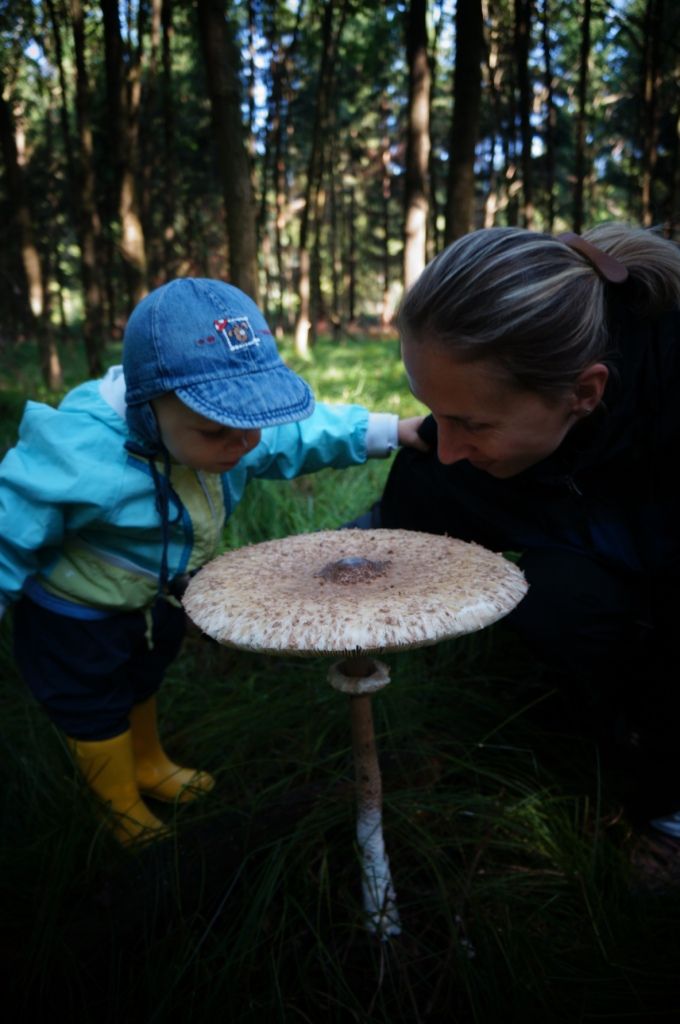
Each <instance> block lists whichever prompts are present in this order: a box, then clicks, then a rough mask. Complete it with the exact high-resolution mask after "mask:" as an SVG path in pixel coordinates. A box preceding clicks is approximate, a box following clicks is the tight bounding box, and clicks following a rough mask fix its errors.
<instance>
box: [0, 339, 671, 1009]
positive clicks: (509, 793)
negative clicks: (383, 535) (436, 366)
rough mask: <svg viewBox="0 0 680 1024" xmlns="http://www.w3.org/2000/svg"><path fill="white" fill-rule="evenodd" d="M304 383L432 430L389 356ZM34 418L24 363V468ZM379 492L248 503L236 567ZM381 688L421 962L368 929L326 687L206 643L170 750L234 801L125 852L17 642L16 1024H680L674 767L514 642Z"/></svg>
mask: <svg viewBox="0 0 680 1024" xmlns="http://www.w3.org/2000/svg"><path fill="white" fill-rule="evenodd" d="M113 356H114V357H115V353H113ZM19 370H21V372H19ZM71 372H72V373H74V372H75V371H74V370H73V371H71ZM302 372H303V373H304V374H305V375H306V376H307V377H308V378H309V379H310V381H311V383H312V384H313V386H314V387H315V390H316V391H317V393H319V394H320V395H321V397H323V398H325V399H327V400H337V401H360V402H362V403H364V404H367V405H369V406H370V407H371V408H376V409H379V408H382V409H392V410H394V411H397V412H400V413H402V414H410V413H412V412H415V411H416V407H415V405H414V403H413V399H412V398H410V396H409V395H408V392H407V390H406V387H405V384H404V382H403V378H402V376H401V371H400V367H399V362H398V355H397V351H396V346H395V345H394V343H393V342H391V341H384V342H382V341H379V340H375V339H372V340H370V341H366V342H360V341H355V342H350V343H348V344H346V345H342V346H335V345H332V344H330V343H324V344H322V345H321V346H319V349H318V351H316V352H315V354H314V358H313V361H312V362H311V363H310V364H308V365H307V366H305V367H303V368H302ZM71 382H73V381H71ZM36 393H39V387H38V385H37V384H36V381H35V379H32V378H31V374H30V366H29V365H28V361H27V360H26V358H25V356H24V355H22V357H21V366H18V367H15V368H14V369H13V370H12V373H11V375H10V374H8V375H7V376H6V377H5V378H3V379H2V380H1V381H0V431H4V434H3V435H2V436H3V437H4V438H6V439H7V443H8V444H11V443H12V440H13V435H14V434H15V432H16V424H17V422H18V417H19V414H20V410H21V406H22V404H23V399H25V397H26V396H27V395H28V394H31V395H35V394H36ZM39 397H41V398H42V399H43V400H44V399H45V397H46V396H44V395H39ZM387 469H388V464H387V463H380V465H372V466H370V467H358V468H357V469H353V470H349V471H345V472H343V473H342V474H339V473H334V472H332V471H324V472H323V473H321V474H319V475H318V476H315V477H313V478H307V479H305V480H301V481H297V482H295V483H294V484H292V485H280V484H263V485H257V486H256V487H253V488H251V491H252V493H249V494H248V496H247V498H246V500H245V501H244V503H243V505H242V506H241V507H240V509H239V511H238V512H237V515H236V516H235V518H234V520H233V521H232V523H231V524H230V526H229V528H228V530H227V534H226V539H225V543H226V544H227V545H229V546H235V545H238V544H241V543H245V542H252V541H257V540H261V539H264V538H265V537H267V536H272V535H274V533H275V534H276V535H279V536H280V535H282V534H285V533H289V532H299V531H300V530H303V529H315V528H318V527H328V526H333V525H338V524H339V523H341V522H344V521H346V520H347V519H349V518H351V517H352V516H353V515H356V514H357V513H359V512H361V511H363V510H364V509H365V508H366V507H367V506H368V504H370V501H371V500H372V498H374V497H375V496H377V494H378V493H379V490H380V487H381V485H382V481H383V480H384V477H385V474H386V472H387ZM272 524H275V528H274V529H273V528H272ZM385 660H386V661H387V662H388V663H389V664H390V667H391V673H392V683H391V685H390V686H389V687H387V688H386V690H385V691H383V692H382V693H381V694H379V695H378V696H376V698H375V699H374V702H373V703H374V714H375V719H376V732H377V743H378V751H379V755H380V760H381V766H382V772H383V786H384V804H385V840H386V845H387V850H388V854H389V856H390V861H391V866H392V872H393V876H394V883H395V888H396V892H397V903H398V907H399V912H400V916H401V923H402V934H401V935H400V936H398V937H394V938H392V939H390V940H386V941H380V940H379V939H378V938H376V937H375V936H373V935H371V934H370V933H369V932H368V931H367V930H366V927H365V922H364V920H363V915H362V908H361V886H360V881H361V880H360V869H359V862H358V857H357V849H356V843H355V837H354V818H355V807H354V787H353V778H352V757H351V749H350V734H349V717H348V713H347V706H346V699H345V698H343V697H342V696H341V695H339V694H337V693H336V692H335V691H333V690H332V689H331V688H330V687H329V686H328V684H327V683H326V675H327V672H328V667H329V662H328V660H327V659H323V658H319V659H301V660H299V661H298V660H294V659H290V660H287V659H283V658H278V659H277V658H272V657H265V656H259V655H254V654H248V653H244V652H238V651H230V650H227V649H226V648H221V647H219V646H218V645H216V644H214V643H212V642H209V641H207V640H205V639H204V638H203V637H201V636H200V635H199V634H198V633H197V631H195V630H193V629H191V630H190V632H189V635H188V637H187V640H186V643H185V646H184V649H183V653H182V655H181V656H180V658H179V659H178V660H177V662H176V663H175V665H174V666H173V668H172V670H171V672H170V674H169V677H168V680H167V683H166V685H165V686H164V688H163V690H162V691H161V695H160V708H161V726H162V733H163V736H164V740H165V743H166V746H167V748H168V750H169V752H170V753H171V754H172V755H174V756H175V757H176V758H177V759H178V760H181V761H184V762H185V763H190V764H193V765H196V766H198V767H201V768H205V769H207V770H209V771H211V772H213V774H214V775H215V777H216V780H217V785H216V788H215V790H214V791H213V793H211V794H210V795H209V796H208V797H207V798H206V799H204V800H202V801H200V802H198V803H196V804H193V805H190V806H181V807H177V808H174V807H170V808H168V807H167V806H162V807H159V808H158V809H156V808H154V810H157V812H158V813H159V814H161V815H164V816H165V817H167V819H168V821H169V822H170V823H171V825H172V826H173V834H172V836H171V838H169V839H168V840H166V841H165V842H162V843H158V844H155V845H154V846H150V847H149V848H146V849H142V850H139V851H137V852H130V851H126V850H122V849H120V848H119V847H118V846H117V845H116V844H115V843H114V841H113V840H112V839H111V837H110V836H109V834H108V833H107V831H106V829H105V827H104V825H103V823H102V821H101V820H100V818H99V817H98V815H97V813H96V811H95V809H94V808H93V806H92V803H91V801H90V799H89V794H88V793H87V792H86V790H85V788H84V786H83V784H82V783H81V781H80V779H79V778H78V776H77V773H76V771H75V769H74V768H73V766H72V764H71V761H70V759H69V757H68V753H67V750H66V747H65V743H64V740H63V738H62V737H61V736H60V735H59V734H58V732H57V731H56V730H55V729H54V728H53V727H52V726H51V725H50V724H49V722H48V721H47V720H46V719H45V717H44V715H43V714H42V712H41V711H40V710H39V708H37V707H36V706H35V704H34V703H33V701H32V699H31V698H30V695H29V694H28V693H27V691H26V689H25V687H24V685H23V684H22V682H21V680H20V679H19V676H18V674H17V672H16V669H15V667H14V665H13V662H12V657H11V613H10V614H9V615H8V616H6V617H5V619H4V620H3V622H2V625H1V626H0V706H1V708H2V712H1V715H0V722H1V725H0V728H1V729H2V744H1V745H0V758H1V759H2V761H1V763H2V770H3V780H4V781H3V787H2V818H1V821H0V826H1V827H2V836H3V839H2V849H1V853H0V856H1V860H0V889H1V892H0V964H1V967H0V971H1V984H2V988H1V991H2V1002H3V1007H4V1008H5V1009H6V1011H7V1012H9V1013H10V1014H12V1015H13V1016H12V1017H11V1018H9V1019H14V1017H16V1019H20V1020H26V1021H33V1020H36V1021H37V1020H40V1021H42V1020H46V1019H48V1018H51V1017H52V1016H57V1015H62V1016H68V1017H70V1018H72V1019H73V1020H75V1021H77V1022H78V1024H89V1022H90V1021H91V1022H92V1024H109V1022H111V1024H114V1022H115V1024H120V1022H121V1021H132V1022H135V1021H140V1022H142V1021H143V1022H144V1024H152V1022H153V1024H155V1022H166V1021H167V1022H174V1021H182V1022H204V1024H212V1022H213V1021H214V1022H224V1021H228V1022H234V1024H250V1022H252V1024H258V1022H260V1021H262V1020H267V1021H281V1022H286V1024H287V1022H291V1024H292V1022H312V1024H323V1022H336V1021H337V1022H339V1024H344V1022H345V1021H347V1022H354V1021H356V1022H362V1024H363V1022H376V1024H383V1022H385V1024H387V1022H388V1021H389V1022H404V1024H420V1022H423V1024H425V1022H437V1024H439V1022H441V1024H444V1022H446V1024H449V1022H451V1024H457V1022H461V1024H467V1022H475V1024H477V1022H480V1024H495V1022H499V1024H501V1022H504V1024H505V1022H515V1021H517V1022H520V1021H522V1022H527V1021H530V1022H533V1021H541V1022H553V1021H554V1022H560V1024H561V1022H565V1024H567V1022H569V1024H571V1022H576V1021H578V1022H581V1021H583V1022H590V1021H592V1022H596V1021H604V1020H606V1021H610V1022H612V1021H621V1022H624V1021H625V1022H628V1021H640V1022H643V1021H649V1020H654V1021H666V1020H668V1021H672V1020H680V929H679V928H678V921H679V920H680V916H679V915H680V848H679V847H678V846H677V845H676V844H674V843H673V842H672V841H670V840H669V841H666V840H663V839H662V838H661V837H660V836H655V835H654V833H653V832H652V831H651V830H650V829H649V828H648V825H647V821H648V818H649V816H650V814H652V813H656V812H657V811H659V810H663V809H666V810H669V809H671V807H670V806H668V804H669V802H671V803H672V800H673V798H674V795H675V794H676V793H677V794H678V796H679V797H680V773H678V772H677V764H676V759H675V757H674V755H673V754H668V753H667V752H664V751H661V750H655V751H643V750H640V749H638V748H636V747H635V746H634V745H632V744H630V743H627V742H622V741H621V735H620V733H618V734H617V732H616V730H615V729H613V728H612V730H611V731H610V732H609V733H607V732H606V730H605V732H597V733H596V732H594V731H593V729H591V728H589V726H588V722H587V721H586V719H585V718H584V717H583V714H582V708H579V706H578V705H577V704H576V702H575V701H574V700H572V699H571V698H570V696H569V695H565V694H562V693H560V692H558V691H556V690H555V689H554V688H552V686H551V685H550V681H549V680H548V679H547V678H546V677H545V676H544V674H543V673H542V672H541V671H540V669H539V667H538V666H537V665H536V664H535V662H534V661H533V659H532V658H531V657H530V656H529V655H528V654H527V652H526V651H524V650H523V649H522V648H521V647H520V646H519V644H518V643H517V642H516V641H515V640H514V639H513V638H512V636H511V635H510V634H509V633H507V632H506V631H504V629H503V626H502V623H499V624H498V625H496V626H494V627H492V628H491V629H488V630H485V631H483V632H482V633H480V634H475V635H472V636H468V637H463V638H461V639H460V640H457V641H455V642H446V643H442V644H439V645H437V646H436V647H432V648H423V649H421V650H417V651H406V652H401V653H399V654H393V655H390V656H386V657H385ZM614 714H615V709H612V724H613V720H614ZM624 740H625V736H624ZM675 779H678V785H677V787H676V786H675Z"/></svg>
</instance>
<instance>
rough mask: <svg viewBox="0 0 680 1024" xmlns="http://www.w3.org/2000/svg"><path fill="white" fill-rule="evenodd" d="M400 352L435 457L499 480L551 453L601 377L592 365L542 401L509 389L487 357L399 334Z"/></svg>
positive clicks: (590, 402)
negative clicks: (434, 438) (425, 412)
mask: <svg viewBox="0 0 680 1024" xmlns="http://www.w3.org/2000/svg"><path fill="white" fill-rule="evenodd" d="M402 357H403V360H404V366H405V368H406V374H407V377H408V380H409V384H410V387H411V391H412V392H413V394H414V395H415V397H416V398H417V399H418V400H419V401H421V402H422V403H423V404H424V405H426V406H427V407H428V408H429V409H430V410H431V411H432V413H433V415H434V418H435V420H436V421H437V428H438V436H439V441H438V447H437V454H438V457H439V460H440V462H443V463H444V464H445V465H452V464H453V463H454V462H460V461H461V460H463V459H467V461H468V462H469V463H470V465H472V466H475V468H477V469H481V470H483V471H484V472H485V473H489V474H490V475H491V476H494V477H497V478H498V479H501V480H504V479H506V478H507V477H512V476H515V475H516V474H517V473H521V472H522V471H523V470H525V469H528V468H529V467H530V466H533V465H535V463H537V462H540V461H541V460H542V459H545V458H547V456H548V455H551V454H552V453H553V452H554V451H555V450H556V449H557V448H558V447H559V445H560V444H561V443H562V441H563V440H564V438H565V437H566V435H567V433H568V431H569V430H570V429H571V427H573V425H574V424H575V423H576V422H577V421H578V420H579V419H581V418H582V417H583V416H584V415H587V413H589V412H592V410H593V409H594V408H595V406H596V405H597V404H598V402H599V400H600V398H601V397H602V391H603V390H604V384H605V383H606V379H607V369H606V367H604V366H602V365H601V364H598V365H597V366H596V367H592V368H589V370H588V371H585V372H584V374H583V375H582V377H581V378H579V382H577V385H576V386H575V387H574V389H573V390H572V391H570V392H568V393H567V394H565V395H564V396H562V397H560V398H555V399H551V400H550V401H548V400H547V399H546V398H544V397H543V396H542V395H539V394H537V393H536V392H533V391H520V390H517V389H516V388H513V387H512V386H511V385H510V384H509V383H508V381H507V379H505V378H504V377H503V375H502V371H501V370H500V369H499V368H498V367H496V366H495V364H493V363H492V362H490V361H487V362H475V363H469V362H462V361H460V360H457V359H455V358H454V357H453V356H451V355H449V354H448V353H447V352H446V351H445V350H443V349H442V347H441V346H439V345H436V344H429V343H427V342H418V341H404V343H403V345H402ZM591 370H594V371H596V372H595V374H594V375H593V379H592V380H591V377H590V376H589V375H590V371H591ZM587 375H588V376H587ZM586 376H587V380H585V386H582V383H581V382H582V378H584V377H586Z"/></svg>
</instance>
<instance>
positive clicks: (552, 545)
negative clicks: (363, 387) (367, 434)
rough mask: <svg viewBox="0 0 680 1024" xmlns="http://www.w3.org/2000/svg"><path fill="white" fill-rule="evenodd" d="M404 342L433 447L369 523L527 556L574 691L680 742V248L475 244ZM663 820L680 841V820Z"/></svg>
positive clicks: (401, 476) (393, 484) (527, 617)
mask: <svg viewBox="0 0 680 1024" xmlns="http://www.w3.org/2000/svg"><path fill="white" fill-rule="evenodd" d="M399 328H400V333H401V337H402V354H403V360H404V365H405V368H406V373H407V376H408V380H409V383H410V386H411V390H412V391H413V393H414V395H415V396H416V397H417V398H418V399H419V400H420V401H421V402H423V403H424V404H425V405H426V406H428V407H429V408H430V410H431V412H432V416H431V417H428V419H427V420H426V421H425V423H424V425H423V428H422V429H421V436H423V438H424V439H425V440H426V441H428V442H429V444H430V446H431V447H430V451H429V453H428V454H425V455H423V454H421V453H419V452H417V451H415V450H408V451H402V452H400V453H399V455H398V456H397V458H396V460H395V463H394V466H393V469H392V472H391V474H390V477H389V479H388V482H387V486H386V489H385V492H384V494H383V497H382V499H381V501H380V503H379V505H378V506H376V507H375V508H374V509H373V510H372V514H371V517H370V525H374V526H375V525H382V526H385V527H401V528H406V529H417V530H425V531H429V532H433V533H448V534H451V535H453V536H456V537H460V538H462V539H465V540H471V541H476V542H478V543H481V544H484V545H486V546H487V547H490V548H492V549H495V550H502V551H508V550H511V551H516V552H521V559H520V564H521V565H522V568H523V569H524V572H525V574H526V576H527V579H528V581H529V583H530V590H529V594H528V596H527V597H526V598H525V599H524V601H523V602H522V603H521V604H520V605H519V606H518V608H517V609H516V610H515V611H514V612H513V613H512V615H511V616H509V617H508V620H507V621H508V623H509V624H510V625H512V626H514V628H515V629H516V630H517V631H519V632H520V633H521V634H522V635H523V637H524V638H525V639H526V640H527V641H528V642H529V643H530V644H531V645H532V647H533V649H534V650H535V651H536V652H537V653H538V654H539V655H540V656H541V658H542V659H543V661H544V662H546V663H547V664H548V665H549V666H551V667H552V668H553V669H554V670H555V671H557V672H559V673H560V675H561V677H562V678H563V679H564V680H565V681H569V682H570V684H571V685H572V686H573V685H574V684H576V685H578V686H582V687H585V688H587V689H591V690H594V689H595V688H597V690H598V691H599V692H600V693H602V692H606V691H607V690H609V691H610V693H611V691H616V695H617V696H618V697H619V698H622V697H623V695H625V694H627V693H629V692H630V691H631V690H632V691H633V692H634V693H635V694H636V695H637V697H638V698H639V699H638V700H637V701H636V702H637V703H638V704H639V708H638V709H637V710H638V711H639V712H640V713H641V715H642V721H641V724H642V726H643V728H648V729H649V730H650V732H651V733H654V734H656V733H659V734H661V732H663V729H662V728H661V726H662V724H664V725H665V726H666V727H668V728H667V729H666V733H667V734H668V736H670V737H671V741H672V742H674V740H675V736H674V731H675V730H676V729H677V725H676V723H678V722H679V721H680V718H679V717H678V715H677V714H675V710H676V708H677V707H679V706H680V700H678V695H677V690H678V682H677V674H678V673H677V664H676V662H677V658H676V656H675V653H674V643H673V640H674V637H673V633H674V630H675V628H677V627H676V622H677V613H678V611H679V610H680V608H679V604H680V602H679V600H678V594H677V588H678V582H679V580H678V577H679V575H680V574H679V572H678V569H679V557H678V554H679V553H678V547H679V545H678V523H679V522H680V514H679V513H680V509H679V507H678V499H677V496H676V495H677V486H676V480H675V476H676V474H675V466H676V464H677V458H678V456H677V453H678V440H679V436H678V435H679V433H680V429H679V428H680V401H679V399H680V349H679V346H680V250H678V248H677V247H676V246H675V245H674V244H673V243H672V242H669V241H667V240H665V239H663V238H660V237H658V236H657V235H655V234H653V233H650V232H648V231H644V230H641V229H632V228H628V227H625V226H622V225H604V226H601V227H598V228H595V229H593V230H591V231H588V232H586V234H585V235H584V236H583V237H582V238H581V237H579V236H576V235H563V236H560V237H558V238H555V237H551V236H550V235H547V234H539V233H535V232H529V231H525V230H521V229H516V228H494V229H485V230H480V231H475V232H472V233H471V234H469V235H466V236H465V237H463V238H461V239H459V240H458V241H456V242H454V243H453V244H452V245H451V246H450V247H449V248H448V249H446V250H445V251H444V252H442V253H441V254H440V255H439V256H438V257H437V258H436V259H435V260H433V262H432V263H431V264H429V266H428V267H426V269H425V271H424V272H423V274H422V275H421V277H420V278H419V280H418V281H417V282H416V283H415V285H414V286H413V287H412V288H411V290H410V291H409V292H408V294H407V295H406V297H405V299H404V301H403V304H402V307H401V310H400V313H399ZM357 522H361V521H357ZM362 525H369V523H368V522H367V520H366V518H365V517H364V521H363V523H362ZM636 724H637V723H636ZM677 793H678V795H679V796H680V778H679V779H678V784H677ZM678 802H679V803H680V801H678ZM655 824H656V826H657V827H659V828H661V829H663V830H664V831H666V832H667V833H669V834H672V835H675V836H680V813H678V814H677V815H676V816H675V817H673V816H672V815H670V816H664V817H663V818H661V819H658V820H656V821H655Z"/></svg>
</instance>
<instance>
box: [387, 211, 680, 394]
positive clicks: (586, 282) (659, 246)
mask: <svg viewBox="0 0 680 1024" xmlns="http://www.w3.org/2000/svg"><path fill="white" fill-rule="evenodd" d="M583 237H584V238H586V239H587V240H588V241H590V242H592V243H593V244H594V245H596V246H597V247H598V248H599V249H601V250H603V251H604V252H607V253H609V254H610V255H611V256H613V257H615V258H616V259H617V260H619V262H620V263H622V264H623V265H624V266H625V267H626V268H627V269H628V272H629V278H628V280H627V281H625V282H624V283H623V284H608V283H607V282H606V281H604V280H603V278H602V277H601V276H600V275H599V273H598V272H597V270H596V269H595V268H594V267H593V265H592V264H591V263H589V262H588V260H587V259H585V258H584V257H583V256H582V255H581V254H580V253H578V252H576V251H574V250H573V249H570V248H569V247H568V246H567V245H566V244H565V242H563V241H560V240H559V239H557V238H554V237H553V236H552V235H547V234H542V233H540V232H534V231H527V230H525V229H523V228H484V229H481V230H479V231H473V232H471V233H470V234H468V235H464V236H463V237H462V238H459V239H458V240H457V241H455V242H454V243H453V244H452V245H450V246H449V247H448V248H447V249H445V250H444V251H443V252H441V253H440V254H439V255H438V256H437V257H435V259H434V260H433V261H432V262H431V263H430V264H429V265H428V266H427V267H426V268H425V270H424V271H423V273H422V274H421V275H420V277H419V278H418V280H417V281H416V282H415V284H414V285H413V286H412V287H411V288H410V289H409V291H408V292H407V294H406V295H405V297H404V299H403V301H402V304H401V307H400V309H399V314H398V320H397V322H398V325H399V329H400V333H401V335H402V338H404V339H405V340H406V341H415V342H420V343H432V344H437V345H439V346H441V347H442V348H443V349H444V350H445V351H447V352H449V353H450V354H451V355H455V357H456V358H457V359H462V360H465V361H471V362H472V361H478V360H482V359H484V360H490V361H493V362H495V363H496V364H497V365H499V366H500V367H501V368H502V369H503V371H504V373H505V374H506V375H507V377H508V379H509V380H510V382H511V383H512V384H513V385H514V386H516V387H518V388H521V389H524V390H530V391H536V392H540V393H542V394H543V395H545V396H546V397H549V396H551V395H552V396H557V395H559V394H560V393H562V392H564V391H565V390H566V389H568V388H569V387H570V386H571V385H572V384H573V382H574V381H575V380H576V378H577V377H578V375H579V374H580V373H581V371H582V370H583V369H584V368H585V367H586V366H589V365H591V364H592V363H595V362H600V361H603V360H605V359H607V358H608V356H609V355H610V354H611V353H610V339H609V330H608V313H609V312H610V307H611V306H612V305H613V304H618V303H619V302H624V303H625V306H626V308H631V311H632V313H633V314H634V315H645V316H649V317H656V316H658V315H659V314H660V313H661V312H663V311H664V310H666V309H671V308H673V307H674V306H677V305H679V304H680V248H678V246H677V245H675V243H673V242H670V241H668V240H666V239H665V238H662V237H660V236H659V235H657V234H654V233H653V232H651V231H648V230H645V229H642V228H631V227H628V226H627V225H624V224H604V225H601V226H599V227H596V228H593V229H591V230H589V231H585V232H584V233H583ZM628 315H631V313H629V314H628Z"/></svg>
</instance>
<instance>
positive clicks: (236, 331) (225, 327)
mask: <svg viewBox="0 0 680 1024" xmlns="http://www.w3.org/2000/svg"><path fill="white" fill-rule="evenodd" d="M214 324H215V330H216V331H218V332H219V333H220V334H221V335H222V337H223V338H224V340H225V341H226V343H227V345H228V346H229V348H230V349H231V350H232V352H234V351H235V350H236V349H239V348H245V347H246V346H247V345H259V344H260V339H259V338H258V336H257V335H256V334H255V331H254V330H253V328H252V326H251V324H250V320H249V319H248V317H247V316H233V317H231V318H230V319H226V318H225V319H224V320H215V321H214Z"/></svg>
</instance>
